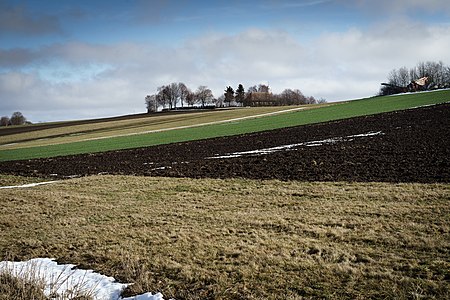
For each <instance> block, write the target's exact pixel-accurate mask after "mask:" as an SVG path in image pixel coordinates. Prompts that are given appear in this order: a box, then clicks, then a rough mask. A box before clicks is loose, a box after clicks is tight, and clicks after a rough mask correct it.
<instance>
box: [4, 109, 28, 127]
mask: <svg viewBox="0 0 450 300" xmlns="http://www.w3.org/2000/svg"><path fill="white" fill-rule="evenodd" d="M26 123H27V119H26V118H25V117H24V115H23V114H22V113H21V112H20V111H16V112H14V113H13V114H12V115H11V117H7V116H3V117H1V118H0V126H10V125H24V124H26Z"/></svg>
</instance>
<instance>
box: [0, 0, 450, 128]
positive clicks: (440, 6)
mask: <svg viewBox="0 0 450 300" xmlns="http://www.w3.org/2000/svg"><path fill="white" fill-rule="evenodd" d="M448 49H450V1H448V0H428V1H423V0H377V1H375V0H374V1H369V0H297V1H295V0H286V1H282V0H261V1H256V0H249V1H237V0H227V1H222V0H218V1H211V0H208V1H187V0H121V1H116V0H108V1H102V0H98V1H95V0H65V1H58V0H36V1H33V0H28V1H14V0H0V116H11V114H12V113H13V112H15V111H20V112H22V113H23V115H24V116H25V117H26V118H27V119H28V120H30V121H31V122H34V123H37V122H48V121H60V120H74V119H86V118H97V117H108V116H118V115H124V114H134V113H142V112H146V106H145V101H144V98H145V96H146V95H149V94H154V93H156V91H157V88H158V87H159V86H162V85H165V84H169V83H171V82H183V83H185V84H186V85H187V86H188V87H189V88H191V89H192V90H194V91H195V90H196V89H197V88H198V86H200V85H205V86H207V87H209V88H210V89H211V90H212V91H213V94H214V96H215V97H219V96H220V95H222V94H223V92H224V89H225V88H226V87H227V86H232V87H233V88H236V87H237V86H238V84H243V85H244V88H245V89H247V88H248V87H250V86H253V85H258V84H269V86H270V87H271V90H272V92H274V93H281V92H282V91H283V90H284V89H286V88H290V89H300V90H301V91H302V92H303V94H305V95H307V96H314V97H315V98H317V99H320V98H324V99H326V100H327V101H329V102H333V101H340V100H348V99H356V98H361V97H370V96H373V95H375V94H376V93H377V92H378V90H379V88H380V83H381V82H383V81H386V77H387V75H388V73H389V72H390V71H391V70H393V69H398V68H400V67H403V66H405V67H408V68H412V67H414V66H416V64H417V63H419V62H423V61H436V62H438V61H442V62H443V63H444V64H445V65H449V64H450V51H448Z"/></svg>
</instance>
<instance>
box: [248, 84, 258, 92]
mask: <svg viewBox="0 0 450 300" xmlns="http://www.w3.org/2000/svg"><path fill="white" fill-rule="evenodd" d="M256 92H258V87H257V86H256V85H254V86H251V87H249V88H248V89H247V94H251V93H256Z"/></svg>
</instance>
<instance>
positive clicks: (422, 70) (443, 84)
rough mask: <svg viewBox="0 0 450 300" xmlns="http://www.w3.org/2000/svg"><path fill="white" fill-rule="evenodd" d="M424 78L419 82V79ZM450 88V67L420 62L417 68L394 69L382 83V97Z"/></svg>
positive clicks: (441, 63)
mask: <svg viewBox="0 0 450 300" xmlns="http://www.w3.org/2000/svg"><path fill="white" fill-rule="evenodd" d="M421 78H423V80H422V81H420V82H419V79H421ZM444 88H450V66H446V65H444V63H443V62H442V61H439V62H433V61H427V62H420V63H418V64H417V65H416V66H415V67H412V68H407V67H401V68H399V69H393V70H392V71H390V72H389V74H388V76H387V82H386V83H382V86H381V88H380V91H379V95H380V96H384V95H392V94H398V93H402V92H414V91H418V90H436V89H444Z"/></svg>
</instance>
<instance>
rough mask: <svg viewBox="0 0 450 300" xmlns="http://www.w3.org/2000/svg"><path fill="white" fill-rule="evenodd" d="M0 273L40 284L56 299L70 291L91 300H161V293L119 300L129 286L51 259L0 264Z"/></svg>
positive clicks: (45, 292) (47, 293) (45, 291)
mask: <svg viewBox="0 0 450 300" xmlns="http://www.w3.org/2000/svg"><path fill="white" fill-rule="evenodd" d="M0 271H7V272H8V273H10V274H12V275H13V276H16V277H19V278H24V279H37V280H42V281H43V282H44V284H45V290H44V294H45V295H46V296H50V294H52V295H54V293H56V294H58V297H57V298H58V299H59V298H60V297H62V296H64V295H66V296H67V295H70V293H71V291H80V292H82V291H85V292H86V293H87V294H88V295H92V296H93V299H94V300H164V298H163V295H162V294H161V293H157V294H154V295H153V294H152V293H145V294H142V295H138V296H133V297H127V298H122V297H121V296H120V294H121V293H122V291H123V290H124V289H125V288H126V287H127V286H128V285H129V284H124V283H119V282H116V281H115V279H114V278H113V277H108V276H105V275H101V274H98V273H95V272H93V271H92V270H81V269H75V265H72V264H67V265H59V264H58V263H56V262H55V261H53V260H52V259H50V258H35V259H31V260H28V261H23V262H11V261H2V262H0Z"/></svg>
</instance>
